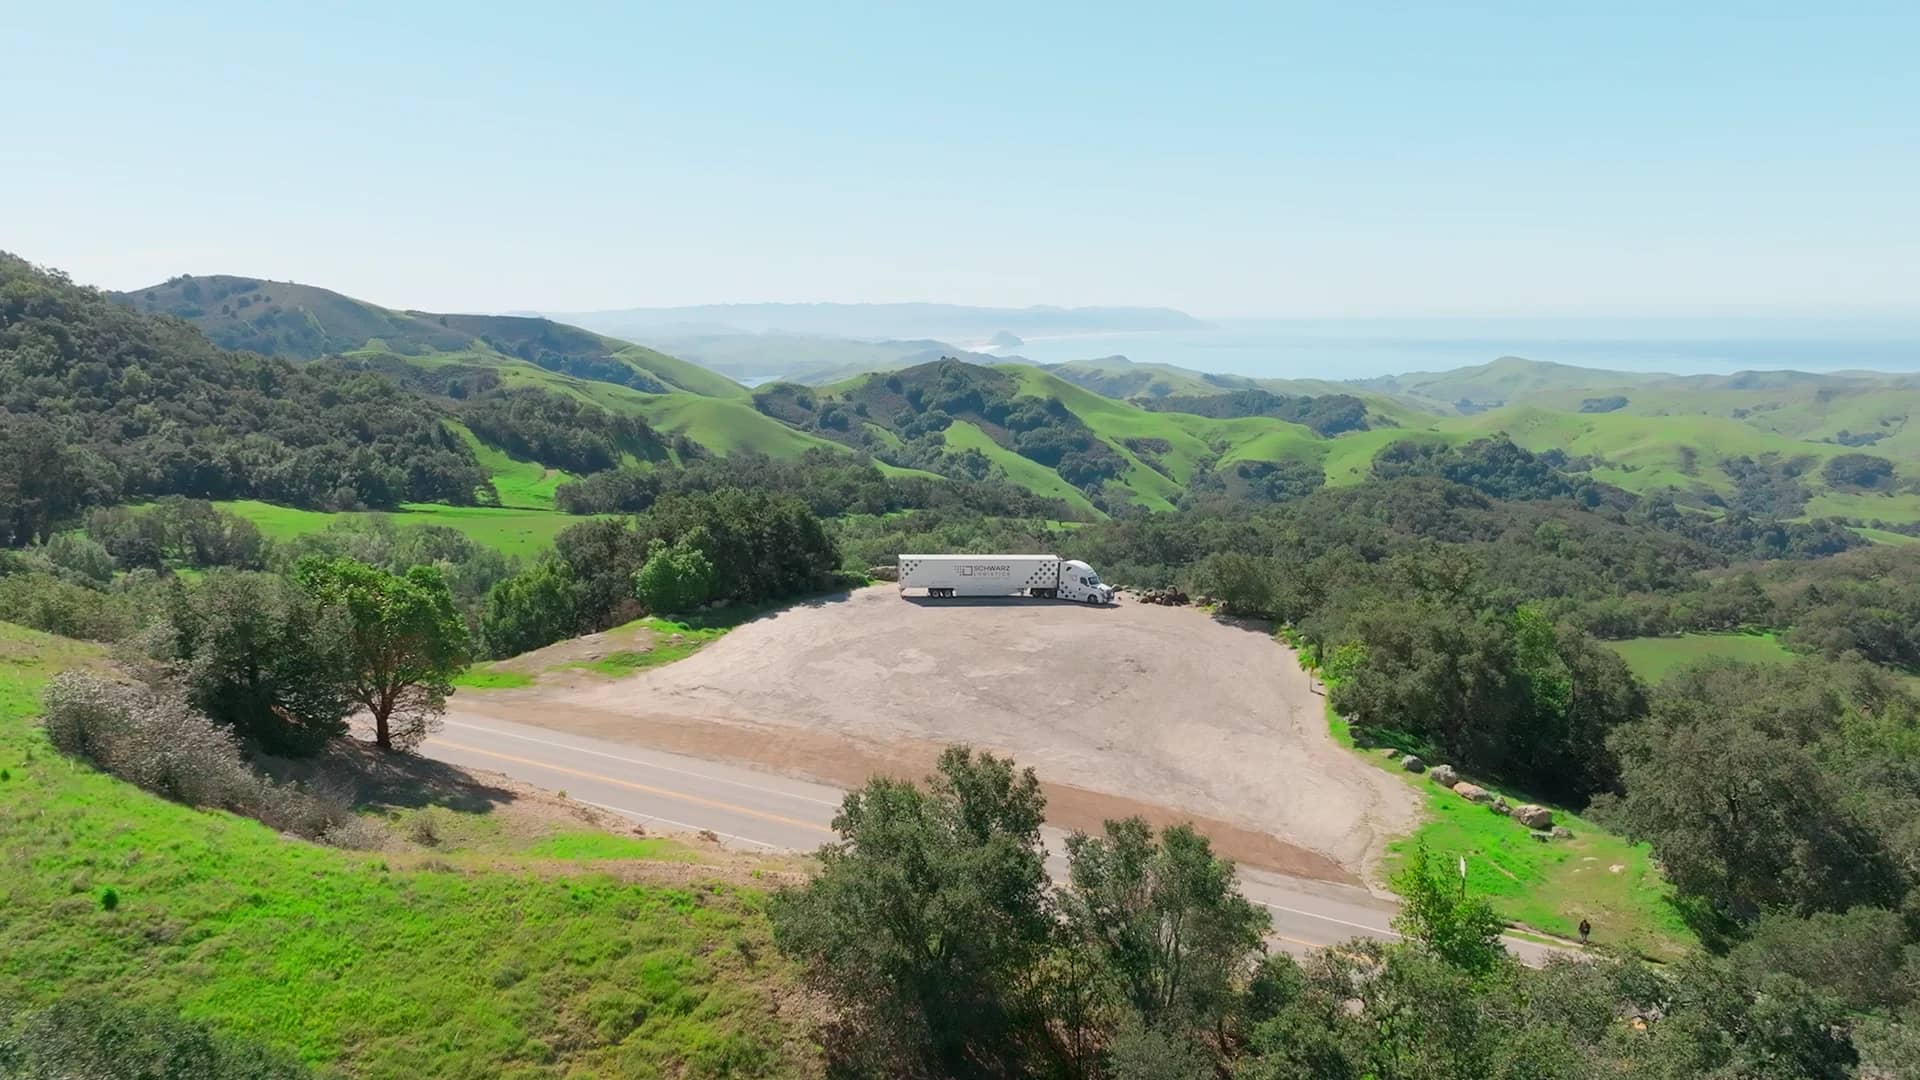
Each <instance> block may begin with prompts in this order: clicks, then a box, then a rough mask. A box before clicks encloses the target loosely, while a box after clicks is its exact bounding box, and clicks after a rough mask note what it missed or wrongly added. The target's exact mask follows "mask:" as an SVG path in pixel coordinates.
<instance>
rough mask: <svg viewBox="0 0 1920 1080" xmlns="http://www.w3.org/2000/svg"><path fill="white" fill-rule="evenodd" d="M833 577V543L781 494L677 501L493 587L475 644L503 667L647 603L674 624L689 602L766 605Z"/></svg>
mask: <svg viewBox="0 0 1920 1080" xmlns="http://www.w3.org/2000/svg"><path fill="white" fill-rule="evenodd" d="M663 556H664V559H665V561H663V562H661V563H658V564H656V563H654V560H655V559H656V558H661V557H663ZM650 565H651V566H652V569H653V573H651V574H648V573H645V571H646V570H647V569H648V567H649V566H650ZM839 569H840V550H839V548H838V547H837V546H836V545H835V543H834V540H833V537H832V534H831V533H829V532H828V530H827V528H826V526H824V525H823V524H822V523H821V521H820V519H819V518H818V517H817V516H815V515H814V513H813V511H811V510H809V509H808V508H807V505H806V504H805V503H804V502H802V501H800V500H799V499H797V498H794V497H793V496H791V495H781V494H775V493H773V492H770V491H766V490H759V489H753V490H748V489H741V488H734V487H727V488H720V489H718V490H716V491H702V492H687V493H677V494H672V495H668V496H665V497H663V498H660V499H658V500H657V501H655V502H653V503H652V504H651V505H650V506H649V507H648V509H647V510H645V511H643V512H642V513H640V514H637V515H635V516H634V517H633V518H632V519H630V520H617V519H600V520H591V521H583V522H581V523H580V524H578V525H575V526H573V527H572V528H570V529H568V530H566V531H565V532H563V533H561V534H560V535H559V536H558V537H557V538H556V539H555V542H554V553H553V554H552V555H551V556H549V557H547V558H543V559H541V560H540V561H539V562H537V563H535V564H534V565H533V566H531V567H529V568H527V569H526V570H523V571H521V572H520V573H519V574H516V575H515V576H513V577H511V578H508V579H506V580H504V581H502V582H500V583H499V584H498V585H496V586H494V588H493V591H492V592H491V593H489V594H488V596H487V603H486V611H485V613H484V615H483V616H482V619H481V634H482V637H483V639H484V641H485V647H486V649H487V651H488V652H490V653H491V654H492V655H495V656H512V655H514V654H516V653H520V652H525V651H526V650H528V649H533V648H538V647H540V646H542V645H548V644H551V643H553V642H555V641H558V640H560V639H561V638H565V637H571V636H573V635H575V634H581V633H588V632H591V631H594V630H601V629H605V628H606V627H609V626H614V625H618V624H619V623H622V622H625V621H627V620H628V619H631V618H633V617H635V616H637V615H639V614H642V613H643V612H644V611H646V610H661V609H659V608H651V609H649V608H647V607H644V606H643V604H644V603H645V601H646V599H647V596H648V594H651V595H652V598H653V600H654V601H656V602H660V601H662V600H665V602H667V603H669V604H671V605H672V607H670V608H667V609H666V610H667V611H670V612H672V613H675V614H678V613H679V611H676V610H675V609H676V608H677V609H682V610H684V609H685V608H686V607H687V605H689V604H690V603H695V602H704V603H707V604H712V605H721V606H727V605H757V604H765V603H770V602H773V601H777V600H784V599H789V598H792V597H795V596H802V595H806V594H808V593H812V592H818V591H820V590H822V589H825V588H827V587H829V586H831V585H833V584H835V583H836V582H837V581H838V580H839V578H838V573H839ZM696 586H697V587H696ZM696 594H697V595H696Z"/></svg>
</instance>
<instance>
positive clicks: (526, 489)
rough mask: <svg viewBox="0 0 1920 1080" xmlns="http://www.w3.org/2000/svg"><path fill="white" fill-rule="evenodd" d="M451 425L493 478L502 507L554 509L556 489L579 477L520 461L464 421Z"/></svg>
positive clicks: (536, 463) (489, 476) (491, 478)
mask: <svg viewBox="0 0 1920 1080" xmlns="http://www.w3.org/2000/svg"><path fill="white" fill-rule="evenodd" d="M451 426H452V427H453V429H454V433H455V434H457V435H459V436H460V438H461V439H462V440H463V441H465V442H466V444H467V446H468V447H469V448H470V449H472V450H473V456H474V458H475V460H477V461H479V462H480V467H481V468H483V469H485V470H487V478H488V479H490V480H492V481H493V490H494V491H495V492H497V493H498V494H499V496H500V505H501V506H503V507H507V508H508V509H512V510H551V509H553V492H554V489H555V488H557V487H559V486H560V485H561V484H564V483H566V482H567V481H569V480H573V479H576V477H574V476H573V475H572V474H571V473H567V472H563V471H561V470H559V469H550V468H548V467H546V466H545V465H542V464H540V463H539V462H537V461H521V460H519V459H518V458H514V457H510V456H508V454H507V452H506V451H504V450H500V449H497V448H495V447H492V446H489V445H487V444H486V443H484V442H481V441H480V438H479V436H476V435H475V434H474V433H473V432H471V431H469V430H467V428H466V426H465V425H462V424H454V425H451Z"/></svg>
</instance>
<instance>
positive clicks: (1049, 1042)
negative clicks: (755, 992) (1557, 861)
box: [772, 747, 1911, 1080]
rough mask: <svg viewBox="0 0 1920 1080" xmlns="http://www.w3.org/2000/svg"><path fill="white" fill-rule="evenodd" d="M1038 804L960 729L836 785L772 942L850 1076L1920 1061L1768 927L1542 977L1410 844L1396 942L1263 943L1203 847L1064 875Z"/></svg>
mask: <svg viewBox="0 0 1920 1080" xmlns="http://www.w3.org/2000/svg"><path fill="white" fill-rule="evenodd" d="M1043 812H1044V799H1043V797H1042V795H1041V793H1040V789H1039V784H1038V781H1037V780H1036V778H1035V777H1034V775H1033V773H1032V771H1031V770H1019V769H1016V768H1015V767H1014V765H1013V763H1012V762H1011V761H1007V760H1003V759H999V758H995V757H993V756H991V755H980V754H975V753H973V752H971V751H969V750H967V749H966V748H963V747H956V748H951V749H949V750H948V751H947V752H946V753H945V754H943V755H942V757H941V758H940V762H939V766H938V769H937V772H936V773H935V774H934V775H933V776H932V777H930V778H929V781H928V783H927V784H926V785H924V786H922V785H916V784H912V783H906V782H902V781H899V780H894V779H890V778H876V779H874V780H871V781H869V782H868V783H867V785H866V786H865V787H863V788H862V789H861V790H859V791H857V792H854V793H853V794H851V795H849V796H847V798H846V800H845V802H844V803H843V804H842V806H841V810H840V814H839V816H838V817H836V818H835V820H834V829H835V831H836V832H837V833H839V837H840V838H839V840H838V841H837V842H835V843H832V844H829V845H827V846H826V847H824V848H823V849H821V852H820V858H821V862H822V869H821V872H820V874H819V875H818V876H816V877H815V878H814V879H813V880H812V881H811V882H809V883H808V884H806V885H805V886H801V887H796V888H790V889H788V890H785V891H783V892H782V893H780V894H778V895H777V896H776V897H775V899H774V903H773V906H772V915H773V920H774V935H775V941H776V943H777V944H778V945H779V947H780V948H781V950H782V951H783V952H785V953H787V954H788V955H789V956H791V957H793V958H794V959H795V960H797V961H798V962H799V963H800V964H801V965H802V970H803V972H804V974H805V976H806V978H807V979H808V981H809V983H810V984H811V985H812V986H813V987H814V988H815V989H816V990H817V991H818V992H819V993H821V994H823V995H824V996H826V997H827V998H828V999H829V1000H830V1001H832V1002H833V1004H834V1010H835V1016H836V1021H835V1024H834V1025H833V1027H832V1028H831V1029H830V1030H829V1032H828V1038H827V1040H826V1047H827V1050H828V1053H829V1055H830V1063H831V1066H832V1068H833V1069H834V1071H835V1074H836V1075H846V1076H888V1077H935V1076H938V1077H1014V1076H1059V1077H1069V1078H1081V1077H1085V1078H1111V1080H1168V1078H1172V1080H1206V1078H1210V1077H1218V1076H1228V1075H1231V1076H1234V1077H1240V1078H1248V1080H1252V1078H1257V1080H1363V1078H1373V1080H1451V1078H1454V1077H1464V1076H1472V1077H1490V1078H1501V1080H1588V1078H1591V1077H1595V1076H1644V1077H1653V1078H1656V1080H1693V1078H1696V1077H1705V1076H1714V1077H1728V1078H1735V1077H1738V1078H1752V1080H1762V1078H1765V1080H1800V1078H1807V1077H1819V1078H1825V1077H1832V1078H1836V1080H1838V1078H1842V1077H1848V1076H1851V1075H1853V1074H1854V1070H1855V1068H1856V1067H1857V1066H1858V1065H1860V1063H1861V1061H1862V1058H1863V1051H1864V1055H1865V1056H1866V1057H1867V1058H1868V1060H1869V1062H1870V1064H1871V1065H1872V1066H1873V1067H1875V1068H1882V1069H1886V1070H1888V1072H1887V1075H1896V1074H1897V1072H1896V1071H1897V1070H1898V1069H1900V1068H1902V1067H1905V1066H1906V1065H1909V1064H1911V1061H1910V1055H1911V1048H1909V1047H1906V1046H1904V1045H1903V1044H1901V1043H1900V1041H1899V1037H1898V1034H1897V1029H1896V1032H1895V1033H1894V1034H1893V1035H1891V1036H1889V1033H1888V1030H1887V1029H1886V1028H1885V1027H1884V1025H1883V1015H1884V1014H1876V1015H1868V1016H1861V1015H1858V1014H1849V1012H1848V1005H1849V1002H1848V1001H1847V1000H1846V999H1844V998H1843V997H1841V996H1840V993H1841V992H1843V991H1846V990H1848V989H1851V990H1852V991H1853V992H1855V993H1856V994H1858V993H1865V994H1866V995H1868V996H1870V997H1872V998H1873V999H1874V1002H1873V1005H1872V1007H1874V1008H1878V1007H1879V1002H1881V1001H1884V999H1885V997H1886V995H1887V991H1885V990H1879V989H1876V988H1875V987H1874V986H1872V985H1871V984H1866V985H1863V982H1862V978H1861V975H1860V974H1859V973H1854V972H1846V973H1844V974H1842V975H1841V976H1840V978H1841V979H1842V980H1843V982H1842V983H1840V984H1838V985H1835V984H1834V983H1833V982H1832V980H1833V977H1834V974H1835V973H1834V972H1833V971H1832V970H1830V969H1828V968H1826V967H1825V966H1824V965H1822V966H1820V969H1819V970H1817V971H1815V972H1814V974H1815V976H1816V977H1815V978H1814V979H1812V980H1808V979H1806V978H1803V977H1801V976H1800V975H1797V974H1795V973H1794V971H1793V970H1792V964H1791V963H1789V964H1786V965H1782V966H1775V965H1773V964H1770V963H1769V962H1768V957H1767V955H1766V954H1765V952H1764V950H1765V949H1769V948H1777V940H1778V939H1777V935H1775V936H1773V937H1768V938H1761V937H1756V939H1755V944H1754V946H1753V947H1752V949H1750V950H1748V951H1746V952H1744V953H1737V954H1736V955H1735V956H1734V957H1733V958H1731V959H1729V960H1725V961H1722V960H1711V959H1693V960H1689V961H1687V962H1686V963H1684V964H1680V965H1677V966H1676V967H1674V968H1673V969H1671V970H1667V971H1656V970H1653V969H1650V968H1648V967H1646V966H1643V965H1641V964H1639V963H1635V962H1622V961H1617V960H1612V959H1607V958H1594V959H1591V960H1586V959H1583V960H1571V959H1566V960H1556V961H1553V962H1550V963H1548V964H1547V965H1546V966H1545V967H1544V968H1543V969H1533V968H1528V967H1525V966H1523V965H1520V964H1518V963H1516V962H1514V961H1513V960H1512V959H1511V957H1509V956H1508V954H1507V953H1506V952H1505V950H1504V949H1503V948H1502V946H1501V944H1500V938H1499V934H1500V931H1501V926H1500V923H1499V921H1498V919H1496V918H1495V917H1494V916H1493V913H1492V912H1491V911H1490V910H1489V909H1488V908H1487V906H1486V904H1485V903H1484V902H1483V901H1481V900H1478V899H1476V898H1473V897H1469V896H1465V895H1462V894H1461V893H1460V891H1459V886H1458V883H1457V881H1456V880H1455V879H1454V877H1453V874H1452V870H1451V868H1450V867H1444V866H1440V865H1436V862H1437V860H1429V859H1427V858H1426V857H1425V854H1424V851H1420V852H1416V853H1415V856H1414V858H1412V859H1411V860H1410V861H1409V864H1408V866H1407V867H1406V868H1405V870H1404V871H1403V872H1402V874H1401V875H1400V876H1399V877H1398V878H1397V879H1396V886H1397V888H1398V889H1399V891H1400V892H1401V894H1402V895H1403V897H1404V898H1405V901H1406V902H1405V906H1404V907H1403V910H1402V914H1401V916H1400V917H1399V918H1398V919H1397V920H1396V922H1395V927H1396V929H1397V930H1398V931H1399V932H1400V934H1401V935H1402V938H1401V940H1400V941H1399V942H1398V943H1396V944H1392V945H1384V944H1382V943H1380V942H1378V941H1373V940H1356V941H1351V942H1347V943H1345V944H1343V945H1341V946H1338V947H1336V948H1331V949H1326V950H1322V951H1319V952H1315V953H1313V954H1311V955H1310V956H1308V957H1307V958H1306V959H1304V960H1295V959H1293V958H1291V957H1288V956H1285V955H1271V956H1270V955H1266V953H1265V948H1264V944H1263V937H1264V934H1265V931H1266V929H1267V916H1266V913H1265V912H1264V911H1262V910H1261V909H1259V908H1258V907H1256V906H1255V905H1253V904H1251V903H1249V902H1248V901H1247V900H1246V899H1245V898H1243V897H1242V896H1241V895H1240V894H1239V892H1238V889H1237V887H1236V885H1235V882H1234V874H1233V868H1232V866H1231V865H1230V864H1228V863H1226V862H1225V861H1223V860H1221V859H1219V858H1218V857H1216V856H1215V855H1214V854H1213V852H1212V850H1211V848H1210V846H1209V844H1208V842H1207V840H1206V839H1205V838H1204V837H1202V836H1200V835H1199V834H1197V833H1195V832H1194V831H1192V830H1191V829H1189V828H1186V827H1174V828H1171V829H1168V830H1166V831H1165V832H1163V833H1160V834H1158V835H1156V834H1155V833H1154V831H1153V830H1151V829H1150V828H1149V827H1148V826H1147V825H1146V824H1145V823H1144V822H1141V821H1139V820H1138V819H1129V820H1123V821H1110V822H1108V823H1106V826H1105V828H1104V829H1103V831H1102V832H1101V834H1099V835H1097V836H1088V835H1076V836H1074V837H1073V838H1072V839H1070V840H1069V842H1068V844H1067V873H1066V879H1065V880H1064V881H1061V882H1057V883H1051V884H1050V883H1049V881H1048V878H1047V872H1046V869H1045V853H1044V849H1043V848H1042V846H1041V843H1040V836H1039V828H1040V822H1041V820H1042V814H1043ZM1856 924H1858V925H1856ZM1820 929H1821V932H1822V943H1823V947H1824V948H1825V950H1826V953H1827V955H1831V956H1834V957H1836V958H1839V959H1843V960H1844V959H1849V958H1852V957H1855V956H1859V955H1861V950H1862V949H1863V948H1868V947H1871V946H1872V945H1874V944H1881V945H1884V944H1888V943H1890V942H1892V941H1895V940H1897V935H1896V936H1889V935H1892V934H1894V933H1895V931H1894V928H1892V927H1890V926H1887V925H1885V923H1884V921H1876V920H1871V919H1864V920H1863V919H1849V920H1848V921H1847V922H1846V923H1845V925H1823V926H1822V927H1821V928H1820ZM1896 967H1897V965H1896ZM1872 970H1879V971H1883V972H1884V971H1888V970H1894V968H1890V966H1889V961H1888V958H1887V957H1884V956H1877V957H1874V958H1873V967H1872ZM1896 981H1897V980H1896Z"/></svg>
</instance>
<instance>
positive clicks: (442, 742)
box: [433, 739, 833, 835]
mask: <svg viewBox="0 0 1920 1080" xmlns="http://www.w3.org/2000/svg"><path fill="white" fill-rule="evenodd" d="M433 742H434V743H435V744H436V745H439V746H444V747H446V748H447V749H449V750H459V751H461V752H462V753H467V754H479V755H480V756H481V757H490V758H498V759H499V760H501V761H511V762H514V763H516V764H520V765H531V766H533V767H534V768H536V769H546V770H547V771H549V772H557V773H565V774H567V775H568V776H577V777H580V778H581V779H582V780H595V781H598V782H600V783H602V784H614V785H617V786H619V787H623V788H629V789H631V790H633V791H644V792H646V793H648V794H649V795H659V796H661V797H663V798H668V799H677V800H679V801H680V802H684V803H692V804H694V805H695V806H705V807H708V808H710V809H714V810H724V811H726V812H727V813H729V814H744V815H746V816H747V817H753V818H759V819H760V820H762V821H772V822H777V823H779V824H781V825H792V826H794V827H795V828H800V829H811V830H813V831H814V832H819V833H826V834H828V835H832V834H833V830H832V829H829V828H827V827H826V826H825V825H821V824H818V823H817V822H812V821H801V820H800V819H799V818H790V817H786V816H784V815H781V814H769V813H767V812H766V811H764V810H754V809H752V808H750V807H745V806H736V805H734V804H733V803H729V802H721V801H720V800H718V799H707V798H702V797H701V796H699V795H689V794H687V793H686V792H684V791H673V790H671V789H669V788H662V787H654V786H653V785H651V784H639V783H635V782H634V781H632V780H622V779H620V778H618V777H615V776H602V775H601V774H599V773H590V772H586V771H585V770H582V769H570V768H568V767H567V766H565V765H555V764H553V763H552V762H550V761H537V760H535V759H533V758H524V757H515V756H514V755H512V754H502V753H500V752H498V751H496V750H482V749H480V748H479V747H477V746H468V745H466V744H465V743H457V742H451V741H449V740H446V739H435V740H433Z"/></svg>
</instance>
